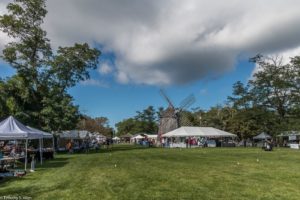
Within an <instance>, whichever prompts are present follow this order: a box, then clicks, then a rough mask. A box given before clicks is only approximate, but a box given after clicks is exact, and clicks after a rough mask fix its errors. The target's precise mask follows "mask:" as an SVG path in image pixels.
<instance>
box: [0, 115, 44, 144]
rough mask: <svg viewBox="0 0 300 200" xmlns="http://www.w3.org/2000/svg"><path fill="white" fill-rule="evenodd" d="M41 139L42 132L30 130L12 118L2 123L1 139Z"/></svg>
mask: <svg viewBox="0 0 300 200" xmlns="http://www.w3.org/2000/svg"><path fill="white" fill-rule="evenodd" d="M39 138H42V134H41V133H40V132H38V131H36V130H32V129H29V128H28V127H26V126H25V125H23V124H22V123H21V122H19V121H18V120H16V119H15V118H14V117H12V116H10V117H8V118H7V119H5V120H3V121H2V122H0V139H3V140H16V139H39Z"/></svg>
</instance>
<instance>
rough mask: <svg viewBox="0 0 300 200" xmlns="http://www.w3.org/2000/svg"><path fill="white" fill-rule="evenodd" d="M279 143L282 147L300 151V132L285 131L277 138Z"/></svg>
mask: <svg viewBox="0 0 300 200" xmlns="http://www.w3.org/2000/svg"><path fill="white" fill-rule="evenodd" d="M277 138H278V143H279V145H280V146H282V147H290V148H292V149H300V145H299V144H300V132H299V131H285V132H283V133H281V134H280V135H278V136H277Z"/></svg>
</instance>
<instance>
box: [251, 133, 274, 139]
mask: <svg viewBox="0 0 300 200" xmlns="http://www.w3.org/2000/svg"><path fill="white" fill-rule="evenodd" d="M270 138H272V137H271V136H270V135H269V134H267V133H261V134H259V135H257V136H255V137H253V139H254V140H265V139H270Z"/></svg>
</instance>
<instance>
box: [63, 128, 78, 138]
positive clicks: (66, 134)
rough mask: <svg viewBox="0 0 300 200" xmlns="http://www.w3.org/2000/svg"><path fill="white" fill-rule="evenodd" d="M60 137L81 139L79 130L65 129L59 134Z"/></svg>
mask: <svg viewBox="0 0 300 200" xmlns="http://www.w3.org/2000/svg"><path fill="white" fill-rule="evenodd" d="M59 137H60V138H66V139H79V132H78V131H77V130H71V131H63V132H62V133H60V134H59Z"/></svg>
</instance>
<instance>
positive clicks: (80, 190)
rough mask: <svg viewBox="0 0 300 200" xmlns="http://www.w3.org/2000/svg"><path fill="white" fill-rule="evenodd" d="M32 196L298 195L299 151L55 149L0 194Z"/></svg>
mask: <svg viewBox="0 0 300 200" xmlns="http://www.w3.org/2000/svg"><path fill="white" fill-rule="evenodd" d="M8 195H10V196H17V195H18V196H19V195H20V196H29V197H32V198H33V199H130V200H131V199H139V200H142V199H251V200H253V199H272V200H273V199H300V151H297V150H290V149H275V150H274V151H272V152H265V151H262V150H261V149H258V148H245V149H244V148H199V149H160V148H151V149H144V148H137V147H134V146H124V145H123V146H115V147H114V149H113V151H111V152H109V151H104V150H102V151H101V152H100V153H90V154H73V155H68V154H59V155H57V156H56V158H55V159H54V160H52V161H47V162H46V163H45V164H44V165H43V166H38V167H37V169H36V172H34V173H30V174H28V175H26V176H25V177H23V178H10V179H5V180H2V181H1V182H0V197H1V196H8Z"/></svg>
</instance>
